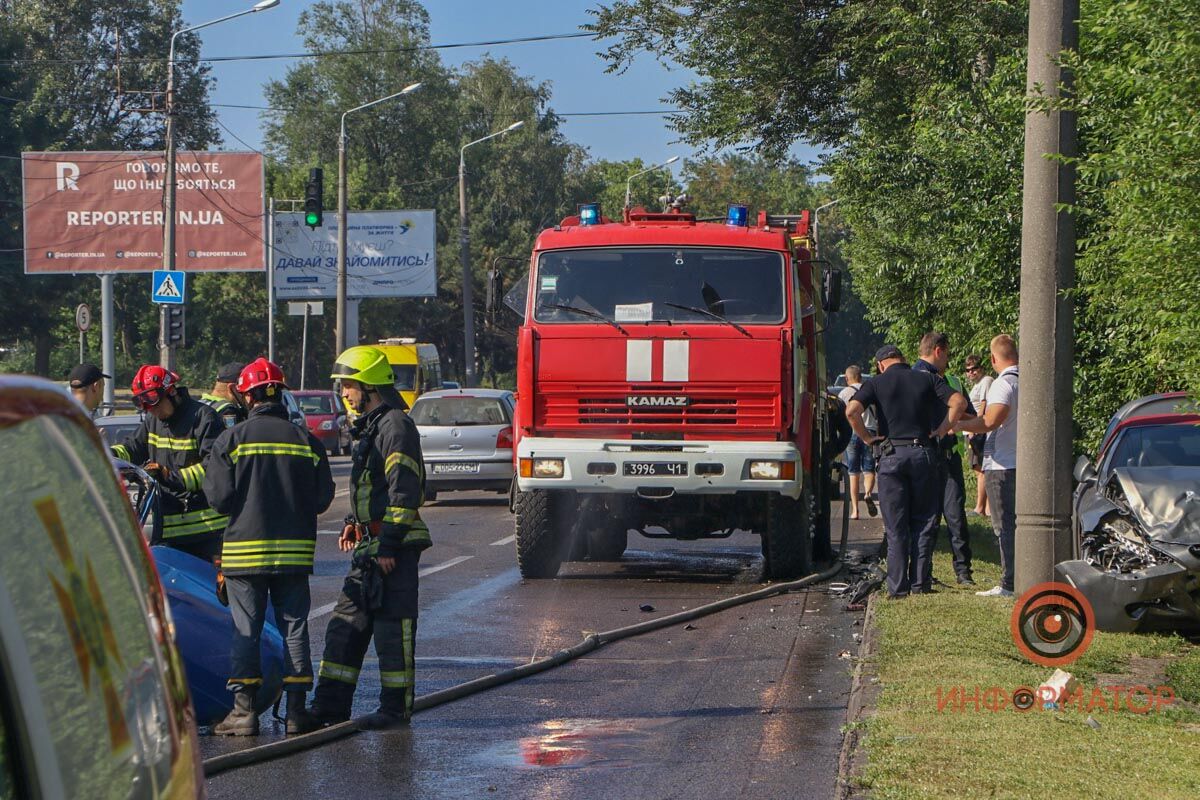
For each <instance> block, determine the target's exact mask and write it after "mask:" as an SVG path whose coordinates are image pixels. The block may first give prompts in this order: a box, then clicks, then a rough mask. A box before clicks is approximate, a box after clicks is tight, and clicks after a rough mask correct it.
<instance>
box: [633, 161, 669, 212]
mask: <svg viewBox="0 0 1200 800" xmlns="http://www.w3.org/2000/svg"><path fill="white" fill-rule="evenodd" d="M678 160H679V156H671V157H670V158H668V159H667V160H666V161H664V162H662V163H661V164H655V165H654V166H653V167H647V168H646V169H644V170H642V171H641V172H635V173H633V174H632V175H630V176H629V177H628V178H627V179H626V180H625V207H626V208H629V194H630V191H631V190H632V188H633V179H634V178H636V177H638V176H639V175H645V174H646V173H647V172H654V171H655V170H656V169H662V168H663V167H666V166H669V165H671V164H674V163H675V162H676V161H678Z"/></svg>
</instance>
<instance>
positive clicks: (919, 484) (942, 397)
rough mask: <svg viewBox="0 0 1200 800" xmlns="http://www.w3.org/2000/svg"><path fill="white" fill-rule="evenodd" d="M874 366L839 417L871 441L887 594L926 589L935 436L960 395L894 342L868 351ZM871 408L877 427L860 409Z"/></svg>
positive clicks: (955, 416)
mask: <svg viewBox="0 0 1200 800" xmlns="http://www.w3.org/2000/svg"><path fill="white" fill-rule="evenodd" d="M875 369H876V372H878V373H879V374H877V375H876V376H875V377H874V378H872V379H871V380H869V381H867V382H865V383H864V384H863V386H862V388H861V389H859V390H858V392H857V393H856V394H855V395H854V398H853V399H852V400H851V401H850V403H849V404H848V405H847V407H846V418H847V419H848V420H850V425H851V427H853V428H854V432H855V433H856V434H858V436H859V437H860V438H861V439H862V440H863V441H864V442H866V443H867V444H873V445H877V446H878V448H879V450H878V452H879V457H878V458H877V459H876V475H877V481H878V487H879V508H880V511H881V512H882V513H883V525H884V530H885V533H886V535H887V573H888V575H887V591H888V596H889V597H891V598H900V597H907V596H908V594H909V593H910V592H915V593H918V594H920V593H925V592H931V591H933V531H934V526H935V525H936V524H937V518H938V510H939V509H940V508H941V499H942V498H941V492H940V489H941V484H940V483H939V481H938V466H937V462H936V460H935V459H936V456H937V453H936V450H935V447H936V444H935V443H936V442H937V440H938V439H939V438H940V437H942V436H945V435H946V433H947V431H949V430H950V428H951V427H952V426H953V425H954V424H955V423H956V422H958V420H959V418H960V417H962V415H963V412H964V411H965V410H966V407H967V401H966V398H965V397H963V396H962V394H960V393H959V392H956V391H954V390H953V389H951V388H950V386H949V385H948V384H947V383H946V382H945V381H944V380H941V379H939V378H938V376H936V375H933V374H932V373H929V372H918V371H915V370H913V369H912V368H910V367H909V366H908V364H907V363H906V362H905V360H904V355H903V354H902V353H901V352H900V350H899V349H898V348H897V347H895V346H894V345H884V346H883V347H881V348H879V350H878V352H876V353H875ZM868 406H873V407H874V409H875V418H876V420H877V421H878V424H879V433H878V435H876V434H873V433H871V432H870V431H868V430H867V426H866V425H865V424H864V423H863V412H864V411H865V410H866V408H867V407H868Z"/></svg>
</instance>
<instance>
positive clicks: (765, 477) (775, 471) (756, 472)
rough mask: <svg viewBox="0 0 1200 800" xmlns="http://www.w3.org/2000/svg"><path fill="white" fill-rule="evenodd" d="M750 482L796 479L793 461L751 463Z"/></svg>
mask: <svg viewBox="0 0 1200 800" xmlns="http://www.w3.org/2000/svg"><path fill="white" fill-rule="evenodd" d="M748 472H749V473H750V480H752V481H790V480H792V479H794V478H795V477H796V462H795V461H751V462H750V468H749V470H748Z"/></svg>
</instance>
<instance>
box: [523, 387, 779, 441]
mask: <svg viewBox="0 0 1200 800" xmlns="http://www.w3.org/2000/svg"><path fill="white" fill-rule="evenodd" d="M543 397H544V400H543V405H542V409H541V410H542V411H543V413H544V417H543V419H544V424H545V426H546V427H547V428H628V429H630V430H649V431H653V430H667V429H676V430H677V429H681V428H682V429H685V430H687V429H696V428H708V427H717V428H722V427H725V428H729V427H733V426H738V427H740V428H756V427H760V428H772V427H773V426H775V424H776V420H777V419H778V400H777V396H776V395H775V394H773V393H772V392H771V390H770V389H765V390H759V391H752V390H747V389H746V388H745V387H736V388H735V387H728V388H727V389H726V390H720V389H717V390H714V389H712V388H707V387H706V389H705V390H704V391H703V392H698V391H695V390H689V389H688V388H686V387H684V386H665V385H664V386H654V387H653V388H649V387H647V388H643V387H641V386H638V387H637V388H636V389H613V390H608V391H603V390H602V391H597V390H595V389H594V388H593V389H590V390H581V391H578V392H565V391H564V392H547V393H546V394H545V395H543ZM631 398H633V400H631ZM659 398H662V400H659ZM681 398H686V401H684V402H682V403H681V402H680V399H681ZM639 403H641V404H639Z"/></svg>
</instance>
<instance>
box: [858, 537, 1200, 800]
mask: <svg viewBox="0 0 1200 800" xmlns="http://www.w3.org/2000/svg"><path fill="white" fill-rule="evenodd" d="M971 533H972V540H971V541H972V546H973V548H974V550H975V577H976V580H977V581H978V582H979V587H977V588H988V587H990V586H992V585H994V584H995V583H997V582H998V581H999V577H1000V568H999V556H998V553H997V550H996V546H995V538H994V536H993V535H992V533H991V529H990V527H987V526H985V525H983V524H980V523H975V524H973V525H972V531H971ZM941 538H942V539H943V540H944V538H945V536H944V534H943V536H942V537H941ZM941 544H942V546H941V547H940V548H939V551H938V553H937V555H936V558H935V562H934V574H935V576H937V577H938V578H940V579H941V580H942V581H944V582H948V583H953V580H954V572H953V568H952V566H951V560H950V555H949V552H948V549H947V548H946V547H945V542H944V541H943V542H942V543H941ZM1012 607H1013V603H1012V601H1011V600H1002V599H997V598H984V597H976V596H975V595H974V593H973V590H972V591H967V590H965V589H959V588H958V587H957V586H954V587H943V588H942V589H941V591H940V592H939V593H938V594H935V595H925V596H913V597H910V598H908V599H906V600H902V601H898V602H887V601H884V600H883V599H882V597H880V598H877V601H876V609H877V615H876V620H877V624H878V625H879V629H880V634H881V636H880V643H879V650H878V654H877V670H878V676H879V680H880V684H881V693H880V696H879V699H878V704H877V713H876V715H875V716H874V717H873V718H872V720H871V722H870V724H869V726H868V736H867V738H866V740H865V741H866V748H867V753H868V766H867V770H866V774H865V775H864V776H863V779H862V784H863V785H864V786H865V787H866V788H867V789H868V790H869V792H870V795H871V797H873V798H914V799H915V798H922V800H924V798H1052V797H1072V798H1074V797H1078V798H1084V797H1086V798H1109V797H1111V798H1121V799H1122V800H1125V799H1126V798H1152V799H1153V800H1167V799H1168V798H1189V800H1191V799H1192V798H1195V797H1196V796H1197V794H1198V793H1200V732H1197V731H1200V714H1197V713H1194V712H1193V711H1190V710H1186V709H1183V708H1179V707H1176V708H1174V709H1170V710H1164V711H1160V712H1157V713H1153V712H1152V713H1149V714H1134V713H1131V712H1129V711H1126V710H1122V711H1120V712H1117V713H1113V712H1111V711H1109V712H1104V711H1099V710H1097V711H1093V713H1092V716H1093V718H1094V719H1095V720H1096V721H1097V722H1099V724H1100V728H1099V729H1098V730H1097V729H1093V728H1092V727H1090V726H1089V725H1087V724H1086V722H1085V720H1086V718H1087V716H1088V714H1087V713H1086V711H1081V710H1078V709H1072V708H1068V709H1066V710H1063V711H1040V710H1033V711H1028V712H1023V713H1022V712H1017V711H1014V710H1013V709H1011V708H1008V709H1005V710H1003V711H999V712H989V711H985V710H981V711H975V710H974V707H973V705H969V706H968V707H967V710H965V711H960V712H954V711H953V710H951V709H949V708H948V709H946V710H944V711H943V712H940V713H939V712H938V709H937V695H938V687H939V686H941V687H945V689H946V690H949V689H950V688H951V687H955V686H959V687H966V688H967V690H968V692H971V691H973V690H974V688H975V687H976V686H978V687H980V688H981V689H982V690H986V689H987V688H988V687H992V686H997V687H1002V688H1004V689H1006V690H1007V691H1010V692H1011V690H1012V689H1014V688H1016V687H1019V686H1029V687H1036V686H1038V685H1039V684H1040V683H1041V682H1042V681H1043V680H1044V679H1046V678H1047V677H1049V675H1050V673H1051V671H1052V669H1051V668H1047V667H1041V666H1037V665H1035V664H1031V663H1029V662H1028V661H1027V660H1025V659H1024V658H1023V657H1022V656H1021V655H1020V654H1019V653H1018V652H1017V649H1016V646H1015V645H1014V644H1013V642H1012V639H1011V637H1010V635H1009V615H1010V614H1011V612H1012ZM1133 655H1141V656H1147V657H1154V658H1160V657H1169V658H1170V660H1169V661H1168V662H1167V682H1168V685H1170V686H1171V687H1172V689H1174V691H1175V692H1176V694H1177V695H1178V696H1180V697H1181V698H1185V699H1189V700H1191V701H1193V702H1195V701H1200V648H1198V647H1195V646H1192V645H1189V644H1188V643H1187V642H1186V641H1184V640H1183V639H1181V638H1179V637H1177V636H1149V635H1134V634H1109V633H1097V634H1096V636H1095V638H1094V639H1093V642H1092V645H1091V647H1090V648H1089V649H1088V651H1087V652H1086V653H1085V654H1084V655H1083V657H1082V658H1080V660H1079V661H1077V662H1075V663H1074V664H1072V665H1070V666H1068V667H1067V668H1066V669H1068V670H1069V671H1070V672H1072V673H1073V674H1075V675H1076V677H1078V678H1079V679H1080V680H1081V681H1082V682H1083V684H1084V686H1085V687H1086V688H1085V696H1090V692H1091V689H1092V688H1093V686H1094V684H1093V683H1092V679H1093V677H1094V676H1095V675H1096V674H1098V673H1106V672H1109V673H1111V672H1117V673H1120V672H1123V671H1124V669H1125V667H1126V665H1127V663H1128V659H1129V657H1130V656H1133Z"/></svg>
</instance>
